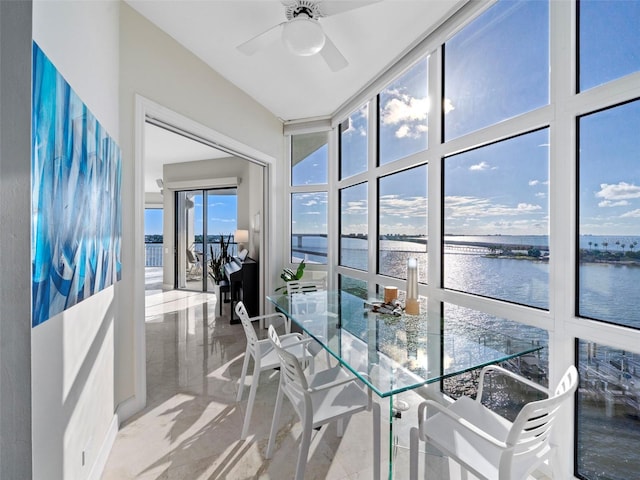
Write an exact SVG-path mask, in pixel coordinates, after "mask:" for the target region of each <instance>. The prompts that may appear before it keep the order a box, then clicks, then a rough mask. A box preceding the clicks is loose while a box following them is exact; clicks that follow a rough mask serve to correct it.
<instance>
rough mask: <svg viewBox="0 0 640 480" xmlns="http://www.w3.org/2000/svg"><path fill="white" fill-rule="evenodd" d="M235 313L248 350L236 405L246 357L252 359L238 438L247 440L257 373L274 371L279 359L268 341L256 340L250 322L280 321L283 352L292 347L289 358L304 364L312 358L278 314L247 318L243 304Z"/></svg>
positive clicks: (245, 357) (245, 354) (241, 389)
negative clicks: (245, 338) (282, 328)
mask: <svg viewBox="0 0 640 480" xmlns="http://www.w3.org/2000/svg"><path fill="white" fill-rule="evenodd" d="M236 313H237V314H238V317H239V318H240V322H241V323H242V327H243V328H244V333H245V336H246V337H247V349H246V350H245V353H244V362H243V363H242V374H241V376H240V385H239V386H238V397H237V399H236V401H238V402H239V401H240V400H241V399H242V392H243V390H244V380H245V377H246V375H247V368H248V367H249V357H251V358H253V380H252V381H251V390H250V391H249V401H248V402H247V411H246V412H245V415H244V423H243V425H242V434H241V438H242V439H243V440H244V439H245V438H247V432H248V431H249V423H250V421H251V413H252V411H253V404H254V402H255V399H256V390H257V389H258V382H259V380H260V373H261V372H264V371H265V370H273V369H275V368H278V367H280V357H279V356H278V354H277V352H276V350H275V349H274V347H273V345H272V344H271V341H270V340H269V339H268V338H265V339H264V340H258V336H257V335H256V332H255V330H254V328H253V324H252V323H251V322H252V320H256V319H262V318H270V317H276V316H278V317H281V318H283V319H284V321H285V327H286V331H287V334H285V335H283V337H282V343H283V347H284V348H289V345H290V344H295V345H293V346H291V354H292V355H294V356H295V357H296V358H298V359H300V360H301V361H302V362H303V363H305V364H306V362H313V357H312V356H311V354H310V353H308V352H307V349H306V347H305V345H306V343H304V344H303V343H300V341H301V340H303V337H302V335H300V334H299V333H289V331H290V330H289V326H290V324H289V323H288V322H287V318H286V317H285V316H284V315H282V314H281V313H274V314H271V315H263V316H261V317H254V318H249V314H248V313H247V309H246V308H245V306H244V304H243V303H242V302H238V303H237V304H236Z"/></svg>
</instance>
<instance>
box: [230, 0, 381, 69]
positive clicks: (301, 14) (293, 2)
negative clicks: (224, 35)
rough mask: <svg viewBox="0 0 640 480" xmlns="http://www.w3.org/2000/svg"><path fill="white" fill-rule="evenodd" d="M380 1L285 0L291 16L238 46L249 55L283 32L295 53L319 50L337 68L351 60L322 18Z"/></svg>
mask: <svg viewBox="0 0 640 480" xmlns="http://www.w3.org/2000/svg"><path fill="white" fill-rule="evenodd" d="M379 1H381V0H369V1H344V0H343V1H335V0H334V1H328V0H282V4H283V5H284V7H285V16H286V18H287V20H286V21H284V22H282V23H279V24H278V25H276V26H274V27H271V28H269V29H268V30H266V31H264V32H262V33H260V34H258V35H256V36H255V37H253V38H251V39H250V40H247V41H246V42H244V43H242V44H240V45H238V47H237V48H238V50H240V51H241V52H242V53H244V54H246V55H253V54H254V53H256V52H257V51H258V50H261V49H263V48H265V47H267V46H268V45H270V44H272V43H273V42H275V41H276V40H277V39H278V37H279V36H280V37H281V38H282V41H283V43H284V44H285V45H286V46H287V48H288V49H289V51H290V52H291V53H293V54H294V55H299V56H310V55H315V54H318V53H319V54H320V55H321V56H322V58H323V59H324V61H325V62H327V65H328V66H329V68H330V69H331V70H332V71H334V72H337V71H338V70H341V69H343V68H345V67H346V66H347V65H348V64H349V62H348V61H347V59H346V58H345V57H344V55H342V53H340V50H338V47H336V46H335V44H334V43H333V42H332V41H331V39H330V38H329V37H328V36H327V34H326V33H325V32H324V30H323V28H322V25H321V24H320V22H319V20H320V19H321V18H323V17H328V16H330V15H336V14H339V13H343V12H346V11H348V10H354V9H356V8H360V7H364V6H367V5H370V4H372V3H376V2H379Z"/></svg>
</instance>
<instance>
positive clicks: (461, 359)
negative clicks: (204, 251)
mask: <svg viewBox="0 0 640 480" xmlns="http://www.w3.org/2000/svg"><path fill="white" fill-rule="evenodd" d="M267 298H268V300H269V301H270V302H272V303H273V304H274V305H275V306H276V307H277V309H278V310H279V311H281V312H282V313H284V314H285V315H287V316H288V317H289V318H291V319H292V320H293V322H294V324H297V325H298V326H299V327H300V328H301V329H302V330H303V331H304V332H305V333H307V334H308V335H309V336H311V337H313V338H314V339H316V340H317V341H318V342H320V343H321V344H322V345H323V346H324V348H326V349H327V350H328V351H329V352H330V353H331V355H333V356H334V357H335V358H336V359H337V360H338V361H339V362H340V363H341V364H343V365H344V366H345V367H346V368H348V369H349V370H351V371H352V372H353V373H354V374H355V375H357V376H358V377H359V378H360V379H361V380H362V381H363V382H365V383H366V384H367V385H368V386H369V387H370V388H371V389H372V390H373V391H374V392H375V393H376V394H377V395H379V396H380V397H388V396H391V395H394V394H396V393H401V392H403V391H406V390H411V389H413V388H417V387H420V386H422V385H426V384H428V383H433V382H437V381H440V380H442V379H443V378H447V377H451V376H454V375H458V374H460V373H463V372H466V371H469V370H474V369H476V368H480V367H483V366H485V365H489V364H493V363H499V362H502V361H505V360H508V359H510V358H513V357H517V356H520V355H524V354H527V353H531V352H535V351H536V350H540V349H541V348H542V347H541V346H540V345H537V344H536V345H534V344H532V343H531V342H528V341H525V340H522V339H518V338H514V337H512V336H509V335H505V334H504V333H501V332H498V331H492V330H488V329H484V328H479V327H475V326H471V325H468V326H467V325H465V326H464V328H457V329H443V325H445V324H446V322H447V318H444V317H443V313H442V312H446V311H447V310H446V309H445V308H444V305H446V304H443V303H439V302H433V303H435V304H436V305H435V307H434V308H432V306H431V305H430V308H429V310H428V311H427V312H423V313H421V314H420V315H405V314H402V315H399V316H396V315H393V314H381V313H374V312H372V311H371V310H370V308H367V306H366V303H367V302H365V301H364V300H363V299H361V298H358V297H356V296H354V295H351V294H349V293H347V292H337V291H318V292H310V293H299V294H293V295H271V296H268V297H267Z"/></svg>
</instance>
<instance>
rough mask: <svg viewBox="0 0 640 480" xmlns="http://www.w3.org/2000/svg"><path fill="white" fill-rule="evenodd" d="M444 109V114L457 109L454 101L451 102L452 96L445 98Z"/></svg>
mask: <svg viewBox="0 0 640 480" xmlns="http://www.w3.org/2000/svg"><path fill="white" fill-rule="evenodd" d="M442 109H443V110H444V114H445V115H446V114H447V113H449V112H451V111H453V110H455V109H456V107H454V106H453V103H451V99H450V98H445V99H444V103H443V105H442Z"/></svg>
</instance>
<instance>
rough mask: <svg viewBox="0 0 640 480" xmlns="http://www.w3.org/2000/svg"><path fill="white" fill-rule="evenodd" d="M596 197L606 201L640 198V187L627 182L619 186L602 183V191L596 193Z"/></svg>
mask: <svg viewBox="0 0 640 480" xmlns="http://www.w3.org/2000/svg"><path fill="white" fill-rule="evenodd" d="M596 197H598V198H604V199H605V200H623V199H630V198H640V187H639V186H637V185H633V184H630V183H626V182H620V183H618V184H608V183H601V184H600V191H599V192H596Z"/></svg>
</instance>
